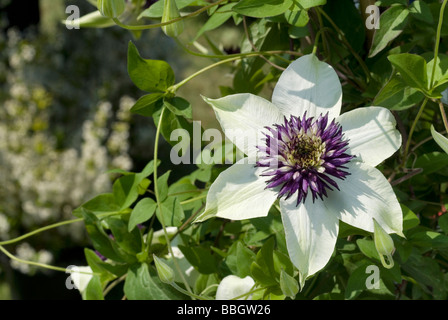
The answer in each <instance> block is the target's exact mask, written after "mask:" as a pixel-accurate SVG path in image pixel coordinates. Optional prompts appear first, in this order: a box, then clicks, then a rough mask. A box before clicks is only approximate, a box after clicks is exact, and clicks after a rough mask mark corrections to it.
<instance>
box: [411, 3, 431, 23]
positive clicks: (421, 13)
mask: <svg viewBox="0 0 448 320" xmlns="http://www.w3.org/2000/svg"><path fill="white" fill-rule="evenodd" d="M409 12H410V13H411V16H412V17H413V18H415V19H417V20H420V21H423V22H426V23H429V24H432V23H433V22H434V18H433V16H432V13H431V9H430V8H429V6H428V5H427V4H426V2H425V1H421V0H416V1H414V2H412V3H411V5H410V6H409Z"/></svg>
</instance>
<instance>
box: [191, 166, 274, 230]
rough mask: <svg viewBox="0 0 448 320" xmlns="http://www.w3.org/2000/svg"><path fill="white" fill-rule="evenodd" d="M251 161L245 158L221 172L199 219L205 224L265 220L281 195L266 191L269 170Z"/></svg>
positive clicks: (208, 195)
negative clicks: (216, 219) (213, 220)
mask: <svg viewBox="0 0 448 320" xmlns="http://www.w3.org/2000/svg"><path fill="white" fill-rule="evenodd" d="M247 161H248V159H247V158H245V159H241V160H240V161H238V162H237V163H235V164H234V165H233V166H231V167H230V168H228V169H227V170H225V171H223V172H221V174H220V175H219V176H218V178H216V180H215V181H214V182H213V184H212V185H211V187H210V189H209V191H208V194H207V205H206V207H205V211H204V212H203V213H202V214H201V215H200V216H199V217H198V218H197V219H196V222H199V221H204V220H206V219H209V218H211V217H214V216H216V217H220V218H226V219H230V220H244V219H251V218H256V217H265V216H266V215H267V214H268V212H269V209H270V208H271V206H272V204H273V203H274V201H275V200H276V199H277V193H276V192H274V191H272V189H266V180H268V179H269V177H261V176H260V174H261V173H262V172H263V171H264V170H265V168H256V167H255V166H254V163H250V162H251V161H249V164H247V163H244V162H247Z"/></svg>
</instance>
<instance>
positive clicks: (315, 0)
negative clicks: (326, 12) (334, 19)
mask: <svg viewBox="0 0 448 320" xmlns="http://www.w3.org/2000/svg"><path fill="white" fill-rule="evenodd" d="M294 2H295V3H298V4H299V5H301V6H302V7H303V8H304V9H309V8H313V7H317V6H323V5H325V4H327V0H296V1H294Z"/></svg>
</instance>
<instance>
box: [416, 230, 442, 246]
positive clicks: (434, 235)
mask: <svg viewBox="0 0 448 320" xmlns="http://www.w3.org/2000/svg"><path fill="white" fill-rule="evenodd" d="M409 241H410V242H411V243H412V244H414V245H415V246H419V247H422V248H426V249H428V248H433V249H442V248H448V236H446V235H443V234H441V233H438V232H435V231H422V232H417V233H414V234H412V235H411V236H410V237H409Z"/></svg>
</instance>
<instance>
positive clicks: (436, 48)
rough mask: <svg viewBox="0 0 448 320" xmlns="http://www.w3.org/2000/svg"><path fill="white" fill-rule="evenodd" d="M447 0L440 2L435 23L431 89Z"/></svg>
mask: <svg viewBox="0 0 448 320" xmlns="http://www.w3.org/2000/svg"><path fill="white" fill-rule="evenodd" d="M447 2H448V0H444V1H443V3H442V6H441V8H440V14H439V24H438V25H437V34H436V44H435V47H434V63H433V66H432V73H431V81H430V87H429V88H430V89H432V87H433V85H434V76H435V73H436V65H437V59H438V56H439V44H440V33H441V31H442V23H443V14H444V11H445V6H446V3H447Z"/></svg>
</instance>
